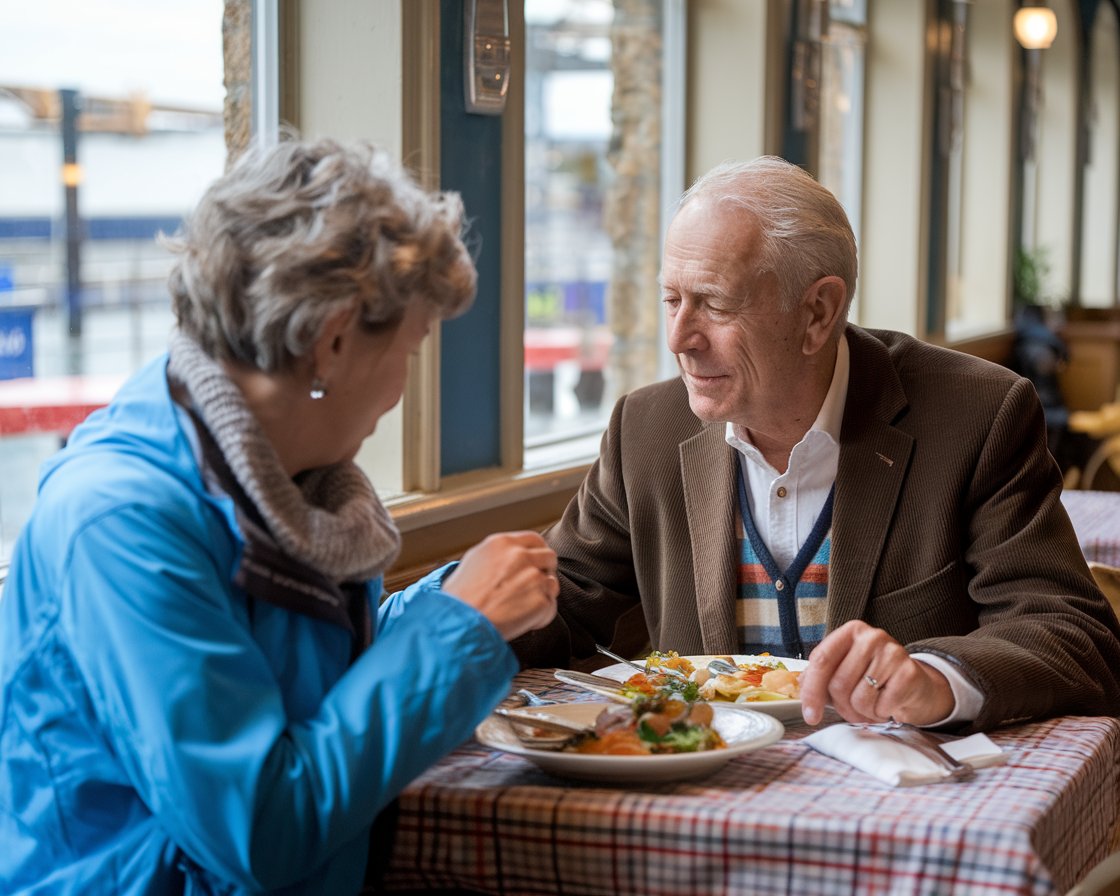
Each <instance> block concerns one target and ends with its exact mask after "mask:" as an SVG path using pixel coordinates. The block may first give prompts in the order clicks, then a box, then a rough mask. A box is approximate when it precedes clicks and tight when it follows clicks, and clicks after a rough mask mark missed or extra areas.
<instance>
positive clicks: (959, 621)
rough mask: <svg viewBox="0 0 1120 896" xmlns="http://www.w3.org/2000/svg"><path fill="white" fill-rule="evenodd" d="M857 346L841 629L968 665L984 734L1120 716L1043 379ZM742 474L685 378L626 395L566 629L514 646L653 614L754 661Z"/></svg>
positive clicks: (695, 646)
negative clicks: (873, 629) (743, 577)
mask: <svg viewBox="0 0 1120 896" xmlns="http://www.w3.org/2000/svg"><path fill="white" fill-rule="evenodd" d="M847 336H848V344H849V348H850V351H851V373H850V379H849V385H848V396H847V402H846V405H845V411H844V422H843V427H842V431H841V436H840V461H839V469H838V472H837V476H836V495H835V506H834V511H833V519H832V546H831V558H830V566H829V583H828V610H827V615H828V628H829V630H830V631H831V630H832V629H834V628H836V627H837V626H839V625H841V624H843V623H844V622H847V621H848V620H850V619H863V620H865V621H866V622H868V623H870V624H871V625H874V626H877V627H880V628H883V629H885V630H886V631H887V632H889V633H890V634H891V635H892V636H893V637H894V638H896V639H897V640H898V641H900V642H901V643H903V644H905V645H906V646H907V648H908V649H909V650H910V651H911V652H918V651H922V652H931V653H935V654H938V655H941V656H944V657H946V658H947V659H949V660H950V661H952V662H954V663H956V664H957V665H958V666H959V667H960V669H961V670H962V672H963V674H964V675H965V676H966V677H967V678H968V679H969V680H970V681H972V682H973V683H975V684H976V686H977V687H978V688H979V689H980V690H981V691H982V692H983V693H984V694H985V702H984V706H983V709H982V711H981V714H980V716H979V718H977V719H976V722H975V725H974V727H975V728H977V729H989V728H992V727H995V726H997V725H1000V724H1003V723H1006V722H1010V721H1014V720H1018V719H1027V718H1040V717H1046V716H1051V715H1058V714H1067V713H1070V714H1115V713H1117V712H1118V711H1120V682H1118V680H1117V673H1120V626H1118V623H1117V620H1116V616H1115V615H1114V614H1113V612H1112V610H1111V608H1110V607H1109V605H1108V603H1107V602H1106V601H1105V599H1104V597H1103V596H1102V595H1101V593H1100V592H1099V591H1098V590H1097V588H1096V586H1095V584H1094V583H1093V579H1092V576H1091V574H1090V573H1089V570H1088V568H1087V566H1086V564H1085V561H1084V558H1083V557H1082V554H1081V551H1080V548H1079V546H1078V542H1077V538H1076V536H1075V534H1074V532H1073V528H1072V526H1071V525H1070V522H1069V518H1068V517H1067V515H1066V513H1065V510H1064V508H1063V506H1062V503H1061V501H1060V494H1061V488H1062V482H1061V476H1060V473H1059V470H1058V468H1057V466H1056V464H1055V463H1054V461H1053V459H1052V458H1051V456H1050V454H1049V452H1048V451H1047V448H1046V429H1045V424H1044V421H1043V415H1042V408H1041V405H1040V404H1039V401H1038V398H1037V395H1036V394H1035V392H1034V388H1033V386H1032V385H1031V383H1030V382H1029V381H1028V380H1026V379H1023V378H1022V377H1019V376H1017V375H1015V374H1014V373H1012V372H1010V371H1009V370H1007V369H1005V368H1003V367H1000V366H998V365H995V364H991V363H988V362H986V361H982V360H979V359H977V358H973V357H971V356H968V355H964V354H961V353H959V352H954V351H950V350H947V349H943V348H937V347H935V346H931V345H928V344H926V343H923V342H920V341H918V340H915V339H913V338H911V337H908V336H905V335H903V334H900V333H892V332H887V331H872V330H863V329H860V328H858V327H854V326H849V327H848V329H847ZM735 463H736V455H735V452H734V449H732V448H731V447H730V446H728V445H727V443H726V442H725V441H724V425H723V424H704V423H702V422H701V421H700V420H698V419H697V418H696V417H695V415H693V414H692V412H691V410H690V409H689V406H688V396H687V393H686V390H685V388H684V385H683V383H681V381H680V380H679V379H675V380H671V381H667V382H663V383H657V384H655V385H652V386H648V387H645V388H642V389H638V390H636V391H635V392H632V393H630V394H629V395H626V396H624V397H623V398H621V399H620V400H619V401H618V403H617V405H616V406H615V408H614V412H613V414H612V417H611V421H610V424H609V426H608V428H607V430H606V432H605V434H604V436H603V441H602V446H601V451H600V456H599V459H598V460H597V461H596V462H595V464H594V465H593V466H592V468H591V470H590V471H589V472H588V475H587V478H586V480H585V481H584V483H583V485H582V486H581V487H580V489H579V492H578V493H577V494H576V496H575V497H574V498H573V499H572V502H571V504H570V505H569V506H568V508H567V510H566V511H565V513H564V515H563V517H562V518H561V520H560V521H559V522H558V523H557V524H556V525H555V526H554V527H553V528H552V529H551V530H550V531H549V532H548V533H547V536H546V537H547V538H548V540H549V543H550V544H551V545H552V547H553V548H554V549H555V550H556V551H557V554H558V555H559V559H560V579H561V593H560V616H558V618H557V621H556V622H555V623H553V624H552V625H551V626H549V627H548V628H546V629H544V630H542V631H540V632H535V633H532V634H531V635H528V636H525V637H524V638H522V639H519V641H517V642H515V643H514V647H515V649H516V650H517V652H518V654H519V655H520V657H521V659H522V662H523V664H524V665H538V666H542V665H543V666H555V665H567V664H569V663H571V662H573V660H574V659H575V658H579V657H585V656H589V655H591V654H592V653H593V652H594V647H593V645H594V643H595V642H598V643H609V642H611V641H612V640H613V639H614V636H615V624H616V622H617V621H618V620H619V619H620V617H622V616H623V614H624V613H626V612H627V611H628V610H633V608H634V607H635V606H636V605H639V604H640V607H641V613H642V616H643V617H644V620H645V627H646V632H648V638H649V643H650V644H651V645H652V646H653V647H654V648H657V649H661V650H677V651H679V652H680V653H682V654H690V653H691V654H696V653H734V652H737V650H738V643H737V634H736V624H735V595H736V592H737V568H738V543H737V536H736V512H737V511H736V498H735V495H736V486H735V477H736V468H735ZM631 615H633V614H631ZM646 632H643V633H642V634H643V635H644V634H645V633H646Z"/></svg>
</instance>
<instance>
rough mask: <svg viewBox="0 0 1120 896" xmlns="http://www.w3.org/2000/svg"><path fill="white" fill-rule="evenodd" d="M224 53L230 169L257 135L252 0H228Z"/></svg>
mask: <svg viewBox="0 0 1120 896" xmlns="http://www.w3.org/2000/svg"><path fill="white" fill-rule="evenodd" d="M222 54H223V56H224V62H225V82H224V83H225V88H226V98H225V106H224V109H223V117H224V119H225V132H226V166H227V167H228V166H229V165H230V164H232V162H233V160H234V159H236V158H237V157H238V156H239V155H241V153H242V152H244V150H245V148H246V147H248V145H249V140H250V138H251V136H252V133H253V126H252V121H253V9H252V3H251V0H225V9H224V10H223V12H222Z"/></svg>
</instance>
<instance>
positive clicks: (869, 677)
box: [801, 620, 956, 725]
mask: <svg viewBox="0 0 1120 896" xmlns="http://www.w3.org/2000/svg"><path fill="white" fill-rule="evenodd" d="M826 703H831V704H832V706H833V707H834V708H835V709H836V711H837V712H838V713H840V715H841V716H843V717H844V718H845V719H846V720H847V721H849V722H884V721H886V720H887V719H891V718H893V719H894V720H895V721H896V722H909V723H910V724H912V725H932V724H934V723H935V722H939V721H940V720H941V719H944V718H945V717H946V716H948V715H949V714H950V713H952V711H953V708H954V707H955V706H956V701H955V698H954V697H953V691H952V689H951V688H950V687H949V682H948V681H947V680H946V679H945V676H944V675H942V674H941V673H940V672H938V671H937V670H936V669H934V668H932V667H931V666H927V665H926V664H925V663H922V662H919V661H918V660H914V659H911V658H910V655H909V654H908V653H907V652H906V648H905V647H903V646H902V645H901V644H899V643H898V642H897V641H896V640H894V638H892V637H891V636H890V635H888V634H887V633H886V632H885V631H883V630H882V629H879V628H872V627H871V626H870V625H868V624H867V623H866V622H861V621H859V620H853V621H851V622H847V623H845V624H844V625H842V626H840V628H838V629H836V631H834V632H831V633H830V634H829V635H827V636H826V637H825V639H824V640H823V641H821V643H820V644H818V645H817V646H816V648H814V650H813V652H812V653H811V654H810V655H809V665H808V667H807V668H806V669H805V671H804V672H802V673H801V714H802V715H803V716H804V717H805V721H806V722H808V723H809V724H810V725H816V724H817V723H818V722H820V720H821V717H822V716H823V715H824V707H825V704H826Z"/></svg>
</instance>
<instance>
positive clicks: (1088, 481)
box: [1080, 435, 1120, 491]
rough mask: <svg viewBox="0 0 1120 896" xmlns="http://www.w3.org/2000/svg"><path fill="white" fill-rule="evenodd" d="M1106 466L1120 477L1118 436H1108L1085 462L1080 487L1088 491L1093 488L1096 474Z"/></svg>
mask: <svg viewBox="0 0 1120 896" xmlns="http://www.w3.org/2000/svg"><path fill="white" fill-rule="evenodd" d="M1105 464H1108V468H1109V469H1110V470H1111V471H1112V472H1113V473H1115V474H1116V475H1117V476H1120V435H1115V436H1109V437H1108V438H1107V439H1105V440H1104V441H1103V442H1101V443H1100V445H1099V446H1098V447H1097V449H1096V450H1095V451H1094V452H1093V454H1092V456H1091V457H1090V458H1089V459H1088V460H1087V461H1086V462H1085V471H1084V472H1083V473H1082V474H1081V482H1080V487H1081V488H1083V489H1085V490H1086V491H1089V490H1091V489H1092V488H1093V481H1094V480H1095V479H1096V478H1097V474H1098V473H1100V471H1101V470H1102V469H1103V468H1104V466H1105Z"/></svg>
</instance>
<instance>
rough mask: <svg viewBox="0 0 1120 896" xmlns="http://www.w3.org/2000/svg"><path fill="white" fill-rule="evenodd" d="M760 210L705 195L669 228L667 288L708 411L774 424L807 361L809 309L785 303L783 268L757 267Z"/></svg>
mask: <svg viewBox="0 0 1120 896" xmlns="http://www.w3.org/2000/svg"><path fill="white" fill-rule="evenodd" d="M758 244H759V234H758V228H757V226H756V225H755V224H754V222H753V220H752V219H751V216H750V215H748V214H747V213H746V212H744V211H743V210H742V209H739V208H737V207H735V206H734V205H729V204H727V203H717V202H715V201H713V200H712V199H711V198H709V197H705V196H698V197H696V198H694V199H693V200H692V201H691V202H689V203H688V204H687V205H685V207H684V208H683V209H681V210H680V211H679V212H678V213H677V215H676V217H675V218H674V219H673V222H672V224H670V226H669V231H668V233H667V234H666V238H665V252H664V261H663V263H662V267H661V284H662V287H661V295H662V301H663V303H664V305H665V315H666V332H667V335H668V343H669V350H670V351H672V352H673V354H674V355H676V358H677V364H678V365H679V366H680V369H681V374H682V377H683V379H684V383H685V386H686V387H687V388H688V397H689V405H690V406H691V408H692V412H693V413H694V414H696V416H697V417H699V418H700V419H701V420H706V421H710V422H721V423H722V422H731V423H734V424H736V425H739V426H743V427H746V428H747V429H749V430H768V429H769V428H770V426H771V425H772V424H770V423H769V421H771V420H772V419H773V415H774V414H780V413H781V412H782V407H783V402H784V401H785V400H787V398H788V396H789V394H790V391H791V385H792V384H793V383H794V382H796V378H797V376H798V375H799V372H800V371H801V370H802V367H803V364H804V360H805V359H804V355H803V354H802V351H801V347H802V343H803V337H804V323H805V322H804V316H803V315H802V313H801V312H800V311H799V310H796V309H795V310H794V311H780V310H779V307H780V305H781V297H780V295H779V293H778V288H777V281H776V279H775V278H774V275H773V274H763V275H761V276H759V275H756V274H755V273H754V272H755V271H756V270H757V268H758V262H759V256H758Z"/></svg>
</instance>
